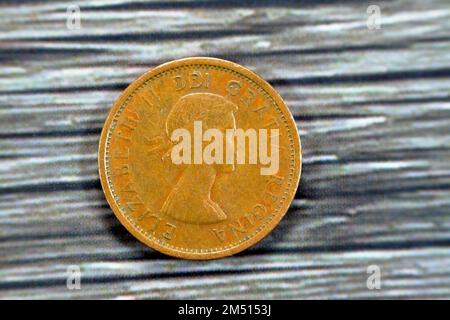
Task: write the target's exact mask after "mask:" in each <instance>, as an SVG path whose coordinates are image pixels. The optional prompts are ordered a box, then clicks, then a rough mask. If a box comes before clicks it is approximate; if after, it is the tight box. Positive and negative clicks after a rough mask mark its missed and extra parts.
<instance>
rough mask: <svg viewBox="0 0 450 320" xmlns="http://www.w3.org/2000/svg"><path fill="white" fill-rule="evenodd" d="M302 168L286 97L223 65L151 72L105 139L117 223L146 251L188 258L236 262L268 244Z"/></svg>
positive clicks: (211, 61)
mask: <svg viewBox="0 0 450 320" xmlns="http://www.w3.org/2000/svg"><path fill="white" fill-rule="evenodd" d="M300 169H301V146H300V139H299V136H298V132H297V127H296V124H295V122H294V120H293V118H292V115H291V113H290V112H289V110H288V108H287V107H286V105H285V103H284V102H283V100H282V98H281V97H280V96H279V95H278V93H277V92H276V91H275V90H274V89H273V88H272V87H271V86H270V85H269V84H268V83H267V82H266V81H264V80H263V79H262V78H260V77H259V76H258V75H256V74H255V73H253V72H252V71H250V70H248V69H246V68H244V67H242V66H240V65H238V64H235V63H233V62H229V61H225V60H221V59H215V58H186V59H181V60H175V61H171V62H168V63H165V64H162V65H160V66H158V67H156V68H154V69H152V70H150V71H148V72H146V73H145V74H143V75H142V76H141V77H140V78H138V79H137V80H135V81H134V82H132V83H131V85H130V86H129V87H128V88H127V89H126V90H125V91H124V92H123V93H122V94H121V96H120V97H119V99H118V100H117V101H116V102H115V103H114V105H113V107H112V110H111V112H110V113H109V115H108V117H107V119H106V122H105V125H104V127H103V131H102V134H101V138H100V147H99V172H100V179H101V183H102V187H103V190H104V193H105V195H106V199H107V200H108V202H109V204H110V206H111V208H112V210H113V211H114V213H115V215H116V216H117V218H118V219H119V220H120V222H121V223H122V224H123V225H124V226H125V227H126V228H127V229H128V231H129V232H131V234H133V235H134V236H135V237H136V238H137V239H139V240H140V241H141V242H143V243H144V244H146V245H147V246H149V247H151V248H153V249H156V250H158V251H160V252H163V253H165V254H168V255H171V256H175V257H180V258H185V259H214V258H220V257H225V256H229V255H232V254H235V253H237V252H240V251H242V250H244V249H246V248H248V247H250V246H251V245H253V244H255V243H256V242H258V241H259V240H261V239H262V238H263V237H265V236H266V235H267V234H268V233H269V232H270V231H271V230H272V229H273V228H274V227H275V226H276V225H277V224H278V223H279V222H280V220H281V219H282V218H283V216H284V214H285V213H286V211H287V209H288V208H289V205H290V203H291V201H292V199H293V197H294V195H295V192H296V189H297V186H298V182H299V178H300Z"/></svg>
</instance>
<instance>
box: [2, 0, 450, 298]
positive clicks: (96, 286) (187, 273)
mask: <svg viewBox="0 0 450 320" xmlns="http://www.w3.org/2000/svg"><path fill="white" fill-rule="evenodd" d="M19 3H20V4H19ZM70 4H79V5H80V6H81V13H82V20H81V23H82V28H81V29H80V30H69V29H67V28H66V17H67V16H66V9H67V7H68V5H70ZM370 4H377V5H379V6H380V8H381V18H382V25H381V29H379V30H369V29H368V28H367V26H366V18H367V14H366V9H367V6H368V5H369V3H368V2H366V1H311V0H307V1H275V0H273V1H250V2H245V1H224V2H216V1H211V2H209V1H176V2H165V1H145V2H144V1H138V0H136V1H126V0H114V1H113V0H109V1H78V2H68V1H20V2H19V1H4V2H1V3H0V298H23V297H27V298H117V297H120V298H210V299H211V298H450V250H449V248H450V192H449V190H450V4H449V2H448V0H440V1H439V0H434V1H418V0H416V1H386V2H384V1H376V2H375V3H372V2H371V3H370ZM186 56H215V57H221V58H226V59H229V60H232V61H235V62H238V63H240V64H243V65H244V66H246V67H248V68H250V69H252V70H254V71H256V72H257V73H259V74H260V75H261V76H263V77H264V78H265V79H267V80H268V81H269V82H270V83H272V84H273V85H274V87H275V88H276V89H277V90H278V91H279V92H280V94H281V95H282V96H283V98H284V99H285V100H286V102H287V104H288V105H289V107H290V109H291V111H292V113H293V114H294V116H295V119H296V121H297V123H298V126H299V130H300V135H301V138H302V144H303V153H304V164H303V172H302V177H301V182H300V188H299V191H298V193H297V196H296V200H294V202H293V204H292V207H291V209H290V211H289V212H288V214H287V216H286V218H285V219H284V220H283V221H282V222H281V224H280V225H279V226H278V227H277V228H276V229H275V231H274V232H272V233H271V235H270V236H269V237H268V238H266V239H265V240H263V241H262V242H261V243H259V244H258V245H257V246H255V247H253V248H251V249H249V250H247V251H245V252H243V253H241V254H239V255H238V256H235V257H233V258H228V259H223V260H217V261H209V262H192V261H182V260H176V259H172V258H169V257H166V256H163V255H161V254H159V253H157V252H154V251H152V250H151V249H148V248H145V247H144V246H143V245H141V244H140V243H139V242H138V241H136V240H135V239H134V238H132V237H131V236H130V235H129V234H128V233H127V232H126V230H125V229H124V228H123V227H122V226H121V225H120V224H119V222H118V221H117V219H116V218H115V217H114V216H113V213H112V212H111V210H110V209H109V207H108V205H107V203H106V201H105V199H104V196H103V194H102V191H101V188H100V183H99V178H98V174H97V154H96V153H97V144H98V139H99V135H100V130H101V127H102V124H103V121H104V119H105V117H106V114H107V112H108V110H109V108H110V106H111V105H112V103H113V101H114V100H115V99H116V98H117V97H118V95H119V93H120V92H121V90H123V89H124V88H125V87H126V86H127V85H128V84H129V83H130V82H131V81H132V80H133V79H135V78H136V77H137V76H138V75H140V74H142V73H143V72H145V71H146V70H148V69H149V68H151V67H153V66H155V65H157V64H159V63H162V62H165V61H167V60H171V59H174V58H181V57H186ZM70 265H78V266H80V268H81V272H82V277H81V290H73V291H71V290H68V289H67V288H66V277H67V274H66V269H67V267H68V266H70ZM369 265H378V266H379V267H380V268H381V274H382V289H381V290H368V289H367V287H366V280H367V277H368V274H367V273H366V270H367V267H368V266H369Z"/></svg>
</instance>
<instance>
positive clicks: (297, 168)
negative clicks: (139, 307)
mask: <svg viewBox="0 0 450 320" xmlns="http://www.w3.org/2000/svg"><path fill="white" fill-rule="evenodd" d="M193 64H199V65H201V64H206V65H211V66H217V67H222V68H228V69H230V70H232V71H234V72H238V73H240V74H242V75H243V76H245V77H247V78H248V79H250V80H251V81H253V82H254V83H256V84H257V85H258V86H260V87H261V88H262V89H263V90H265V91H266V92H267V93H268V94H269V95H270V96H271V97H272V98H273V100H274V101H275V103H276V105H277V106H278V108H279V109H280V110H281V111H282V113H283V115H284V116H285V117H286V121H288V122H290V123H289V124H290V128H292V130H293V132H292V135H293V136H294V138H293V144H294V151H296V150H298V154H294V161H295V162H294V178H293V180H292V183H291V186H290V190H288V192H287V194H286V197H285V200H284V202H283V204H282V206H281V207H280V208H279V212H278V214H277V215H275V216H274V217H273V219H272V220H270V221H269V222H268V223H267V224H265V226H264V228H263V229H262V230H261V231H260V232H258V233H256V234H255V235H254V236H253V237H251V238H250V239H248V240H246V241H244V242H242V243H240V244H239V245H236V246H233V247H231V248H226V249H222V250H218V251H208V252H192V251H189V252H185V251H180V250H174V249H172V248H170V247H166V246H164V245H161V244H159V243H157V242H155V241H153V240H152V239H149V238H148V237H146V236H145V235H144V234H142V233H141V232H140V231H139V230H138V229H137V228H136V227H135V226H133V224H132V223H130V221H129V220H128V219H127V218H126V217H125V215H124V214H123V213H122V211H121V209H120V208H119V206H118V205H117V203H116V201H115V200H114V197H113V195H112V192H111V189H110V186H109V183H108V181H107V177H106V168H105V157H106V154H105V152H106V140H107V136H108V133H109V129H110V126H111V123H112V121H113V118H114V116H115V114H116V112H117V111H118V110H119V108H121V106H122V105H123V104H124V103H126V100H127V99H128V97H129V96H130V95H131V94H132V93H133V92H134V91H135V90H136V89H137V88H138V87H140V86H141V85H143V84H144V83H145V82H146V81H147V80H148V79H150V78H152V77H154V76H156V75H158V74H160V73H163V72H165V71H168V70H170V69H172V68H175V67H180V66H183V65H193ZM98 165H99V175H100V181H101V185H102V188H103V191H104V194H105V196H106V200H107V201H108V203H109V205H110V207H111V209H112V211H113V212H114V214H115V215H116V217H117V218H118V219H119V221H120V222H121V223H122V225H123V226H125V228H126V229H127V230H128V231H129V232H130V233H131V234H132V235H133V236H134V237H136V238H137V239H138V240H139V241H141V242H142V243H144V244H145V245H147V246H149V247H151V248H153V249H155V250H157V251H160V252H162V253H164V254H167V255H170V256H173V257H178V258H184V259H190V260H209V259H217V258H223V257H227V256H230V255H233V254H236V253H238V252H241V251H243V250H245V249H247V248H249V247H251V246H253V245H255V244H256V243H257V242H259V241H260V240H262V239H263V238H264V237H266V236H267V235H268V234H269V233H270V232H271V231H272V230H273V229H274V228H275V227H276V226H277V225H278V224H279V222H280V221H281V219H282V218H283V217H284V215H285V214H286V212H287V210H288V208H289V206H290V204H291V202H292V200H293V198H294V196H295V193H296V191H297V188H298V184H299V181H300V175H301V165H302V152H301V142H300V137H299V134H298V130H297V126H296V123H295V121H294V118H293V116H292V114H291V112H290V111H289V109H288V108H287V106H286V104H285V103H284V101H283V99H282V98H281V96H280V95H279V94H278V92H277V91H276V90H275V89H274V88H272V86H271V85H270V84H269V83H268V82H267V81H265V80H264V79H263V78H262V77H260V76H258V75H257V74H256V73H254V72H253V71H250V70H248V69H246V68H244V67H242V66H241V65H239V64H236V63H234V62H231V61H227V60H223V59H218V58H210V57H189V58H183V59H178V60H173V61H170V62H167V63H164V64H161V65H159V66H157V67H155V68H153V69H150V70H149V71H147V72H145V73H144V74H143V75H141V76H140V77H139V78H137V79H136V80H134V81H133V82H132V83H131V84H130V85H129V86H128V87H127V88H126V89H125V90H124V91H123V92H122V93H121V95H120V97H119V98H118V99H117V100H116V101H115V103H114V104H113V106H112V108H111V110H110V112H109V114H108V116H107V118H106V121H105V123H104V126H103V129H102V132H101V136H100V142H99V151H98Z"/></svg>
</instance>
